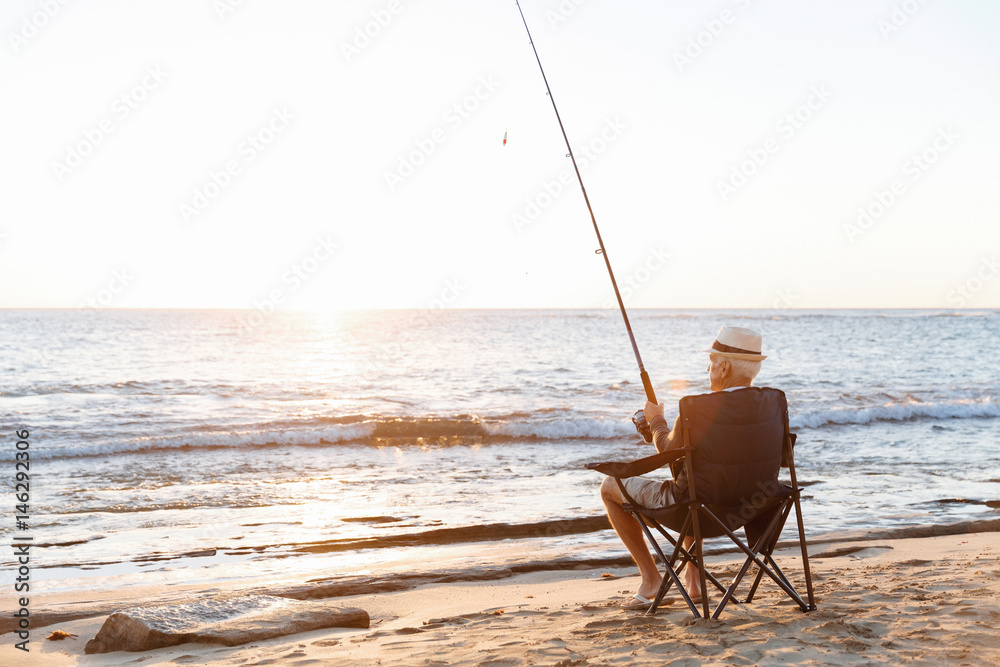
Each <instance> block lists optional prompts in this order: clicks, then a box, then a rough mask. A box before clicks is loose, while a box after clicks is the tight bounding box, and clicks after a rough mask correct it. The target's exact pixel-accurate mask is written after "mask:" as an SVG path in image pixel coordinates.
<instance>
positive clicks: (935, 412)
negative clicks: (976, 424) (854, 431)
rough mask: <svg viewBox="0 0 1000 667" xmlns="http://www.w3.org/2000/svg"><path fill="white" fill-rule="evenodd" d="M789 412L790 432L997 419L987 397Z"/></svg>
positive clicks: (998, 406) (997, 409)
mask: <svg viewBox="0 0 1000 667" xmlns="http://www.w3.org/2000/svg"><path fill="white" fill-rule="evenodd" d="M791 412H792V414H791V416H790V418H789V424H790V426H791V428H792V429H799V428H821V427H823V426H830V425H841V424H870V423H872V422H880V421H907V420H910V419H920V418H933V419H970V418H981V417H987V418H989V417H1000V403H994V402H993V401H991V400H990V398H989V397H986V398H984V399H982V400H978V401H976V400H962V401H945V402H941V403H929V402H927V403H924V402H917V401H909V402H906V403H887V404H885V405H878V406H868V407H857V408H845V407H838V408H831V409H829V410H821V411H818V412H813V413H808V412H806V413H800V414H795V412H794V411H791Z"/></svg>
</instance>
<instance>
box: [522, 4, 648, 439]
mask: <svg viewBox="0 0 1000 667" xmlns="http://www.w3.org/2000/svg"><path fill="white" fill-rule="evenodd" d="M514 4H516V5H517V11H518V12H519V13H520V14H521V22H522V23H524V30H525V31H526V32H527V33H528V41H529V42H530V43H531V50H532V51H534V52H535V60H536V61H537V62H538V69H539V70H540V71H541V73H542V80H543V81H545V90H546V91H547V92H546V95H548V96H549V101H551V102H552V110H553V111H555V112H556V120H558V121H559V129H560V130H562V135H563V140H564V141H565V142H566V150H568V151H569V153H567V154H566V157H568V158H569V159H570V160H572V161H573V170H574V171H576V180H578V181H579V182H580V190H581V191H582V192H583V199H584V201H586V202H587V210H588V211H589V212H590V221H591V222H592V223H593V224H594V233H595V234H597V243H598V245H599V246H600V248H599V249H598V250H595V251H594V252H596V253H597V254H598V255H600V256H601V257H603V258H604V265H605V266H607V267H608V275H609V276H610V277H611V285H612V286H613V287H614V288H615V298H616V299H618V308H620V309H621V311H622V319H624V320H625V330H626V331H628V339H629V342H630V343H632V352H634V353H635V361H636V363H637V364H639V377H640V378H641V379H642V387H643V389H645V391H646V399H647V400H649V401H650V402H652V403H656V394H655V393H653V385H652V383H651V382H650V381H649V374H648V373H646V369H645V368H644V367H643V365H642V357H641V356H640V355H639V346H638V345H636V343H635V335H634V334H633V333H632V325H631V324H630V323H629V321H628V313H627V312H625V303H624V302H623V301H622V295H621V292H619V291H618V282H617V281H616V280H615V272H614V271H612V270H611V260H609V259H608V253H607V251H606V250H605V248H604V241H603V239H601V230H600V229H598V228H597V218H595V217H594V209H593V208H591V206H590V198H589V197H588V196H587V188H585V187H584V185H583V177H582V176H580V168H579V167H578V166H577V164H576V157H574V155H573V148H572V146H570V145H569V137H567V136H566V128H565V127H564V126H563V122H562V117H561V116H560V115H559V108H558V107H556V99H555V98H554V97H553V96H552V88H550V87H549V80H548V78H547V77H546V76H545V68H544V67H542V59H541V58H539V57H538V49H536V48H535V41H534V40H533V39H532V38H531V30H529V29H528V21H527V20H525V18H524V12H523V11H522V10H521V3H520V2H519V0H514ZM641 412H642V411H641V410H640V411H639V412H637V413H636V416H635V417H633V418H632V421H633V422H634V423H635V425H636V429H638V430H639V433H641V434H642V435H643V437H644V438H646V441H647V442H649V441H650V440H651V439H652V435H649V436H648V437H647V432H648V425H646V424H645V416H644V415H640V413H641ZM643 426H645V427H646V430H644V429H643Z"/></svg>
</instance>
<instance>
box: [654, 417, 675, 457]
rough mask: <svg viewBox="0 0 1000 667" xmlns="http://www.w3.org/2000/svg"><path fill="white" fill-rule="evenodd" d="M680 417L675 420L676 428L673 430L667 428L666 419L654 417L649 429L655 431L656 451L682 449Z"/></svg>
mask: <svg viewBox="0 0 1000 667" xmlns="http://www.w3.org/2000/svg"><path fill="white" fill-rule="evenodd" d="M680 421H681V418H680V415H678V416H677V419H675V420H674V428H673V429H671V428H670V427H669V426H667V420H666V419H664V417H663V415H657V416H655V417H653V421H651V422H650V423H649V428H650V430H651V431H653V446H654V447H656V451H658V452H665V451H667V450H668V449H674V448H676V447H680V444H679V443H680V436H679V433H680Z"/></svg>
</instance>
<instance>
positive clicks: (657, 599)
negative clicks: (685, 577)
mask: <svg viewBox="0 0 1000 667" xmlns="http://www.w3.org/2000/svg"><path fill="white" fill-rule="evenodd" d="M633 515H634V516H635V517H636V519H638V520H639V526H640V527H641V528H642V532H643V533H645V534H646V539H647V540H648V541H649V543H650V544H651V545H652V547H653V550H654V551H656V554H657V555H658V556H659V557H660V561H662V562H663V564H664V568H665V569H666V574H667V575H669V577H670V583H674V584H677V590H679V591H680V592H681V595H682V596H684V599H685V600H686V601H687V603H688V605H690V606H692V607H693V606H694V605H693V604H692V602H691V597H690V596H689V595H688V592H687V589H686V588H684V586H683V584H681V580H680V579H679V578H678V577H677V573H676V572H674V568H673V567H671V565H670V562H669V561H668V560H667V557H666V556H665V555H664V554H663V550H662V549H660V545H659V544H658V543H657V542H656V540H655V539H653V534H652V533H651V532H650V531H649V526H647V525H646V522H645V521H643V520H642V518H641V517H639V516H638V515H635V513H633ZM654 523H655V524H656V527H657V528H658V529H659V531H660V532H661V533H662V532H663V528H662V527H661V526H660V525H659V523H656V522H655V521H654ZM668 537H669V536H668ZM678 542H679V541H678ZM674 554H675V555H676V549H675V550H674ZM666 580H667V577H664V578H663V581H662V582H660V589H659V590H658V591H657V592H656V597H655V598H654V599H653V603H652V604H651V605H649V609H647V610H646V613H647V614H655V613H656V610H657V608H658V607H659V605H660V602H661V601H662V600H663V596H664V595H665V594H666V592H667V590H668V589H669V588H670V584H669V583H668V584H667V585H666V586H664V582H666Z"/></svg>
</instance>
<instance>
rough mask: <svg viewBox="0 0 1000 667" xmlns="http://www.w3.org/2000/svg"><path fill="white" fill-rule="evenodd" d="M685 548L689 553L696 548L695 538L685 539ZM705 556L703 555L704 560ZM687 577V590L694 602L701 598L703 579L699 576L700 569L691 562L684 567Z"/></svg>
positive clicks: (688, 537)
mask: <svg viewBox="0 0 1000 667" xmlns="http://www.w3.org/2000/svg"><path fill="white" fill-rule="evenodd" d="M684 548H685V549H686V550H687V552H688V553H691V550H692V549H693V548H694V538H693V537H691V536H690V535H688V536H687V537H685V538H684ZM704 557H705V554H702V558H704ZM684 569H685V575H686V579H687V590H688V595H690V596H691V599H692V600H697V599H698V598H700V597H701V578H700V577H699V575H698V568H696V567H695V566H694V564H693V563H691V562H690V561H689V562H688V564H687V565H685V566H684Z"/></svg>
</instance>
